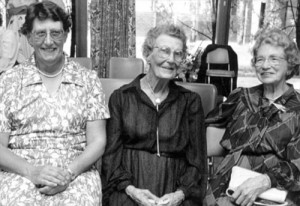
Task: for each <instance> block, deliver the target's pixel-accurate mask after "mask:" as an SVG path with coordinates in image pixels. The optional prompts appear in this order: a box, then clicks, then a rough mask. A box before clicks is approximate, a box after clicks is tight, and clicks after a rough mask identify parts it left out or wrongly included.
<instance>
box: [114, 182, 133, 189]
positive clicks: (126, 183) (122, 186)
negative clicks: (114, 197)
mask: <svg viewBox="0 0 300 206" xmlns="http://www.w3.org/2000/svg"><path fill="white" fill-rule="evenodd" d="M129 185H133V184H132V183H131V181H130V180H125V181H123V182H120V183H119V184H118V186H117V190H118V191H120V190H125V188H126V187H127V186H129Z"/></svg>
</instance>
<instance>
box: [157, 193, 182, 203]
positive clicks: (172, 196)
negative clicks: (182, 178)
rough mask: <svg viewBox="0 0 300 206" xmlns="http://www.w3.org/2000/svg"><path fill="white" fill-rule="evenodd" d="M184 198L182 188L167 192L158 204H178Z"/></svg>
mask: <svg viewBox="0 0 300 206" xmlns="http://www.w3.org/2000/svg"><path fill="white" fill-rule="evenodd" d="M183 200H184V194H183V192H182V190H178V191H176V192H172V193H169V194H165V195H164V196H162V197H161V198H160V199H159V200H158V201H157V202H156V203H157V204H156V205H157V206H178V205H180V204H181V203H182V201H183Z"/></svg>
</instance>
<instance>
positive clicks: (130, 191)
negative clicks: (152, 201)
mask: <svg viewBox="0 0 300 206" xmlns="http://www.w3.org/2000/svg"><path fill="white" fill-rule="evenodd" d="M134 189H135V187H134V186H133V185H128V186H127V187H126V188H125V193H126V194H127V195H128V196H130V197H131V196H132V194H133V190H134Z"/></svg>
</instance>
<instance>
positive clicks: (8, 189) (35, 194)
mask: <svg viewBox="0 0 300 206" xmlns="http://www.w3.org/2000/svg"><path fill="white" fill-rule="evenodd" d="M0 185H1V187H0V205H1V206H2V205H3V206H18V205H20V206H21V205H22V206H23V205H30V206H35V205H37V206H40V205H47V206H51V205H54V206H60V205H61V206H64V205H67V206H72V205H74V206H75V205H76V206H99V205H101V199H102V193H101V180H100V177H99V174H98V172H97V171H96V170H92V171H88V172H85V173H83V174H81V175H80V176H78V177H77V178H76V179H75V180H74V181H73V182H71V183H70V185H69V187H68V188H67V189H66V190H65V191H64V192H61V193H58V194H56V195H53V196H47V195H43V194H41V193H40V192H39V191H38V190H37V188H36V187H35V185H34V184H33V183H32V182H31V181H30V180H28V179H26V178H24V177H22V176H19V175H17V174H13V173H7V172H0Z"/></svg>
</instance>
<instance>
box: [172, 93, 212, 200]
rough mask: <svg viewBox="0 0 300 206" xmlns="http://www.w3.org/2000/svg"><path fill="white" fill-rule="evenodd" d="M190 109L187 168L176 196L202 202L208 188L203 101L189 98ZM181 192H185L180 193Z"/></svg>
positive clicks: (192, 95)
mask: <svg viewBox="0 0 300 206" xmlns="http://www.w3.org/2000/svg"><path fill="white" fill-rule="evenodd" d="M188 101H189V103H188V105H187V107H188V110H187V112H188V115H187V117H188V120H187V121H188V127H187V130H188V131H186V132H187V133H188V134H189V139H188V145H187V147H186V149H185V156H186V161H187V168H186V170H185V173H184V174H182V176H181V177H179V179H178V188H177V190H179V191H178V192H176V195H175V194H173V195H172V196H174V198H172V199H174V200H175V199H176V198H175V196H180V197H181V199H180V200H182V198H185V199H190V198H191V199H195V201H196V202H201V201H202V200H203V199H202V198H203V197H204V194H205V190H206V188H207V178H208V170H207V151H206V149H207V144H206V137H205V126H204V112H203V108H202V103H201V99H200V97H199V96H198V95H196V94H191V96H190V97H189V100H188ZM180 190H181V191H182V192H183V194H184V195H182V193H180Z"/></svg>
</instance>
